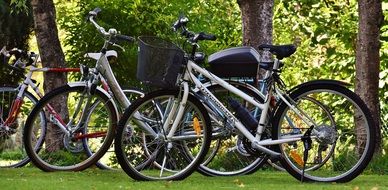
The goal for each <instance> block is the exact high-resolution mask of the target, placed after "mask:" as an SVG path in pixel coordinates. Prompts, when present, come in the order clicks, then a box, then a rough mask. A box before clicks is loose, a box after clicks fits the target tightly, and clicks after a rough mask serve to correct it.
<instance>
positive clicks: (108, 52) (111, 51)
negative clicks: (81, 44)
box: [84, 50, 117, 60]
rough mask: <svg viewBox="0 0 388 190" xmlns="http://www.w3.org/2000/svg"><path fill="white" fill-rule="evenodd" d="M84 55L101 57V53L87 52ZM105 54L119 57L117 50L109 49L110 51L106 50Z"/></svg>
mask: <svg viewBox="0 0 388 190" xmlns="http://www.w3.org/2000/svg"><path fill="white" fill-rule="evenodd" d="M84 56H85V57H90V58H92V59H95V60H98V59H100V57H101V53H86V54H85V55H84ZM105 56H106V57H117V52H116V51H115V50H108V51H106V53H105Z"/></svg>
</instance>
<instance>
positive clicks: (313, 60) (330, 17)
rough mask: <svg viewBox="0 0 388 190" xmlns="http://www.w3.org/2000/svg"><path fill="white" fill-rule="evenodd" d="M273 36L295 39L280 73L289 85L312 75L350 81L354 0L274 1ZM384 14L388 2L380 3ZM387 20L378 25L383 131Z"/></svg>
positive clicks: (387, 111)
mask: <svg viewBox="0 0 388 190" xmlns="http://www.w3.org/2000/svg"><path fill="white" fill-rule="evenodd" d="M275 4H276V7H275V11H274V12H275V13H274V21H273V22H274V39H275V40H274V41H275V43H277V44H282V43H296V44H298V50H297V52H296V53H295V54H294V55H293V56H291V57H290V58H288V59H287V60H285V67H284V72H283V74H282V78H283V79H284V80H285V82H286V83H287V84H288V85H289V86H294V85H296V84H299V83H301V82H305V81H309V80H314V79H336V80H342V81H345V82H348V83H350V84H352V85H354V79H355V62H356V60H355V53H356V40H357V32H358V31H357V28H358V12H357V1H356V0H349V1H339V0H326V1H316V0H314V1H309V0H306V1H290V0H277V1H275ZM383 13H384V15H385V18H387V16H388V3H387V2H384V3H383ZM387 24H388V21H387V20H384V23H383V25H382V28H381V32H382V34H381V38H380V40H381V50H380V55H381V57H380V71H381V72H380V84H379V98H380V108H381V120H382V128H383V133H384V134H383V135H385V136H388V102H387V101H386V100H387V99H388V65H387V60H388V41H387V39H388V27H387Z"/></svg>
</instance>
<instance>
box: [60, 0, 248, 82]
mask: <svg viewBox="0 0 388 190" xmlns="http://www.w3.org/2000/svg"><path fill="white" fill-rule="evenodd" d="M56 6H57V10H58V24H59V26H60V27H61V28H62V29H64V30H65V31H66V38H65V39H64V42H65V45H66V47H67V48H65V49H66V55H67V60H68V62H69V65H72V66H78V64H80V63H83V64H87V65H89V66H94V63H91V62H90V61H89V63H88V61H87V60H84V59H83V54H85V53H86V52H93V51H94V52H97V51H99V50H100V48H101V47H102V43H103V40H102V39H101V36H100V34H98V33H97V31H96V29H95V28H94V27H93V26H92V25H91V24H89V23H87V22H86V21H85V17H86V15H87V13H88V12H89V11H91V10H93V9H94V8H95V7H100V8H101V9H102V12H101V13H100V14H99V15H98V16H97V21H98V23H99V24H100V25H101V26H103V27H104V28H106V29H108V28H116V29H117V30H118V31H120V32H121V33H122V34H125V35H130V36H135V37H136V36H141V35H152V36H161V37H164V38H169V39H175V38H176V34H175V33H174V32H173V31H172V30H171V26H172V24H173V22H174V21H175V20H177V19H178V17H179V15H180V14H181V13H183V14H185V15H186V16H187V17H188V18H189V19H190V22H189V24H188V27H189V29H190V30H192V31H196V32H199V31H205V32H207V33H212V34H215V35H216V36H217V37H218V40H217V41H215V42H204V43H203V44H205V43H206V45H203V46H202V47H203V48H201V49H200V50H201V51H204V52H205V53H206V54H207V55H209V54H211V53H213V52H216V51H218V50H220V49H224V48H227V47H231V46H237V45H239V44H241V40H240V34H241V24H240V21H239V20H240V13H239V10H238V7H237V4H236V3H231V2H224V1H221V0H216V1H211V2H205V1H190V2H182V1H177V0H176V1H167V0H163V1H160V0H147V1H132V0H113V1H92V0H85V1H71V2H70V3H64V2H61V3H60V4H57V5H56ZM214 15H217V16H214ZM123 45H124V47H125V49H126V51H125V52H122V51H121V50H118V52H119V56H118V60H117V63H115V64H112V69H113V71H114V73H115V76H116V77H117V79H118V81H119V83H120V84H121V86H136V85H137V80H136V77H135V75H136V63H137V45H136V44H123Z"/></svg>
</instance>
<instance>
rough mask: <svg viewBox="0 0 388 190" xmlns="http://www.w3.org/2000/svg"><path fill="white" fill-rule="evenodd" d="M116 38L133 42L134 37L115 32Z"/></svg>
mask: <svg viewBox="0 0 388 190" xmlns="http://www.w3.org/2000/svg"><path fill="white" fill-rule="evenodd" d="M115 37H116V39H117V40H121V41H127V42H129V43H132V42H135V38H133V37H131V36H126V35H121V34H116V36H115Z"/></svg>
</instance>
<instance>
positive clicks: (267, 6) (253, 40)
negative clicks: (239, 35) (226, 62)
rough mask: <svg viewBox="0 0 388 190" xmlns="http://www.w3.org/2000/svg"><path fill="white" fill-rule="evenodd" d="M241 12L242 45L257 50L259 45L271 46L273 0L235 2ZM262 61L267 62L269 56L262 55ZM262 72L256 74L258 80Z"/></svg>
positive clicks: (239, 0) (242, 0)
mask: <svg viewBox="0 0 388 190" xmlns="http://www.w3.org/2000/svg"><path fill="white" fill-rule="evenodd" d="M237 3H238V5H239V7H240V10H241V19H242V29H243V45H244V46H252V47H254V48H255V49H256V50H258V49H257V48H258V46H259V45H260V44H272V30H273V26H272V17H273V7H274V1H273V0H237ZM262 59H263V61H266V60H269V59H270V56H269V55H262ZM263 74H264V72H262V71H260V72H258V76H257V78H258V79H261V78H263Z"/></svg>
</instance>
